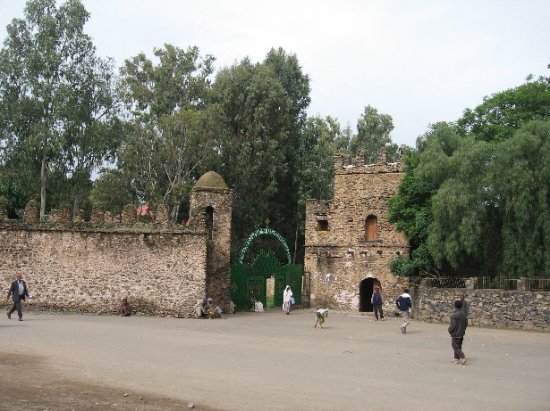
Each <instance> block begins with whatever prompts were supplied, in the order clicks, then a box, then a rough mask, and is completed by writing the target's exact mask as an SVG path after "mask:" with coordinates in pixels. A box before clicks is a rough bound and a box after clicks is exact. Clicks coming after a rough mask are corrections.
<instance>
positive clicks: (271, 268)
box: [231, 228, 303, 310]
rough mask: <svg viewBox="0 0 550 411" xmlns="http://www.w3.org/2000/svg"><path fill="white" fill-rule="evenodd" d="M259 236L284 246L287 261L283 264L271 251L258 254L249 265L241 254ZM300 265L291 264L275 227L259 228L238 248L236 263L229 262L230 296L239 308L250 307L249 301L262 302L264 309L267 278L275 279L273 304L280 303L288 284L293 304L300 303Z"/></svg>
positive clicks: (301, 268)
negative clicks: (265, 236)
mask: <svg viewBox="0 0 550 411" xmlns="http://www.w3.org/2000/svg"><path fill="white" fill-rule="evenodd" d="M260 235H269V236H272V237H275V238H276V239H277V240H278V241H279V242H280V243H281V245H282V246H283V248H284V250H285V254H286V257H287V263H286V264H282V263H281V262H280V261H278V260H277V259H276V258H275V256H274V255H273V254H271V253H261V254H258V255H257V256H256V257H255V258H254V261H253V262H252V264H246V263H244V262H243V261H244V257H245V256H246V253H247V252H248V249H249V247H250V245H251V244H252V242H253V241H254V240H255V239H256V238H257V237H258V236H260ZM302 273H303V266H302V265H300V264H290V251H289V249H288V246H287V244H286V242H285V241H284V238H283V237H282V236H281V235H280V234H279V233H277V232H276V231H274V230H271V229H269V228H262V229H259V230H257V231H255V232H254V233H252V234H251V235H250V236H249V237H248V238H247V239H246V241H245V243H244V246H243V248H242V250H241V254H240V258H239V263H236V264H231V298H232V300H233V303H235V305H236V306H237V309H239V310H248V309H252V308H253V307H252V301H253V299H255V300H256V301H261V302H262V304H263V305H264V307H266V308H267V285H266V282H267V279H268V278H271V277H273V279H274V305H275V307H280V306H282V304H283V292H284V290H285V287H286V285H287V284H288V285H290V287H291V288H292V292H293V294H294V299H295V300H296V304H301V303H302Z"/></svg>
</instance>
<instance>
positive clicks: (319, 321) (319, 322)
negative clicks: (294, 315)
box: [313, 308, 328, 328]
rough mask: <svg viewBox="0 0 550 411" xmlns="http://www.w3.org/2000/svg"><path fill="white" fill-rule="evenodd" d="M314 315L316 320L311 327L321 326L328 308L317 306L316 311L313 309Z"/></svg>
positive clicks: (326, 315)
mask: <svg viewBox="0 0 550 411" xmlns="http://www.w3.org/2000/svg"><path fill="white" fill-rule="evenodd" d="M315 317H316V318H317V320H316V321H315V325H314V326H313V328H317V326H318V325H319V326H320V327H321V328H323V323H324V322H325V319H326V318H327V317H328V308H319V309H318V310H317V311H315Z"/></svg>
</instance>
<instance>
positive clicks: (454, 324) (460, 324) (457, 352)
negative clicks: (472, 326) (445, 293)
mask: <svg viewBox="0 0 550 411" xmlns="http://www.w3.org/2000/svg"><path fill="white" fill-rule="evenodd" d="M466 327H468V318H466V314H465V313H464V311H463V310H462V301H460V300H457V301H455V310H454V311H453V313H452V314H451V324H450V325H449V334H451V346H452V347H453V351H454V359H453V361H451V363H453V364H466V361H468V360H467V359H466V356H465V355H464V352H462V341H464V334H466Z"/></svg>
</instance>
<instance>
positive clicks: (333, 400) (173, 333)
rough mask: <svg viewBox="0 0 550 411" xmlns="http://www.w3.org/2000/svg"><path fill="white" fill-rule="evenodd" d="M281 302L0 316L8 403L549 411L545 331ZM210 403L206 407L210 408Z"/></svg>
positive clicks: (22, 406) (0, 389)
mask: <svg viewBox="0 0 550 411" xmlns="http://www.w3.org/2000/svg"><path fill="white" fill-rule="evenodd" d="M314 321H315V319H314V315H313V314H312V313H310V312H305V311H296V312H293V313H292V314H291V315H288V316H285V315H283V314H282V313H281V312H280V311H279V310H275V311H272V312H266V313H239V314H237V315H235V316H229V317H226V318H225V319H221V320H191V319H176V318H158V317H139V316H138V317H130V318H119V317H113V316H94V315H69V314H39V313H30V312H26V313H25V321H23V322H18V321H16V320H14V319H12V320H8V319H7V317H5V316H4V317H3V318H0V344H1V345H0V347H1V348H0V399H1V401H0V409H5V410H30V409H32V410H46V409H48V410H73V409H74V410H88V409H90V410H92V409H97V410H182V409H188V408H187V407H188V404H189V403H193V404H194V407H195V409H197V410H212V409H217V410H244V411H246V410H273V411H276V410H285V411H286V410H335V409H339V410H367V409H368V410H389V411H393V410H403V409H406V410H407V411H414V410H460V411H469V410H499V411H506V410H513V411H517V410H518V409H521V410H525V411H535V410H541V411H542V410H547V409H548V408H549V406H548V404H550V390H549V389H548V377H549V376H550V371H549V370H550V368H549V366H550V350H549V349H548V347H550V333H537V332H521V331H510V330H491V329H481V328H473V327H470V328H468V330H467V338H466V339H465V342H464V351H465V353H466V355H467V356H468V357H469V358H470V363H469V364H468V365H466V366H458V365H452V364H450V363H449V361H450V360H451V359H452V350H451V346H450V339H449V337H448V335H447V331H446V328H447V326H446V325H445V324H425V323H419V322H415V321H413V322H412V324H411V326H410V329H409V332H408V333H407V334H405V335H402V334H401V333H400V331H399V324H400V322H399V320H398V319H395V318H394V319H389V320H387V321H384V322H381V321H379V322H375V321H374V319H373V318H372V316H361V315H358V314H344V313H331V315H330V316H329V318H328V320H327V323H326V328H325V329H323V330H319V329H314V328H313V324H314ZM208 407H210V408H208Z"/></svg>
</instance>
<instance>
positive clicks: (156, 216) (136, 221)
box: [0, 200, 205, 232]
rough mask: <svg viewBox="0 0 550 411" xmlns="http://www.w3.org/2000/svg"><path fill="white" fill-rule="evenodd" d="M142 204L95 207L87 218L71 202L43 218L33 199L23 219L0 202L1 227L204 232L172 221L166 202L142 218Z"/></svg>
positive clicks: (202, 226)
mask: <svg viewBox="0 0 550 411" xmlns="http://www.w3.org/2000/svg"><path fill="white" fill-rule="evenodd" d="M139 208H140V207H139V206H136V205H133V204H128V205H126V206H125V207H124V208H123V210H122V212H121V213H120V214H113V213H111V212H110V211H105V210H103V209H101V208H100V207H97V206H94V207H92V211H91V214H90V215H89V217H88V218H86V213H85V212H84V210H78V211H76V212H73V210H72V208H71V207H70V206H69V205H66V204H64V205H62V206H60V207H58V208H54V209H52V210H50V212H49V213H48V214H47V215H46V217H45V218H43V219H40V205H39V203H38V202H37V201H35V200H30V201H29V202H28V203H27V205H26V207H25V211H24V213H23V219H22V220H18V219H8V218H7V213H6V209H5V206H4V205H3V203H1V201H0V226H2V227H4V228H10V227H14V228H15V227H21V226H23V227H21V228H24V229H25V230H32V229H37V230H68V231H71V230H74V231H88V230H92V231H94V230H95V231H128V230H130V231H145V232H150V231H158V230H168V231H174V230H175V231H196V232H199V231H204V230H205V226H204V221H202V222H203V224H202V225H200V224H196V225H193V226H187V225H181V224H175V223H171V222H170V217H169V213H168V209H167V207H166V206H165V205H164V204H161V205H159V206H158V207H157V208H156V210H155V211H152V210H149V211H148V212H147V216H146V217H147V218H145V219H144V218H142V217H141V218H140V214H139V213H138V209H139Z"/></svg>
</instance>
